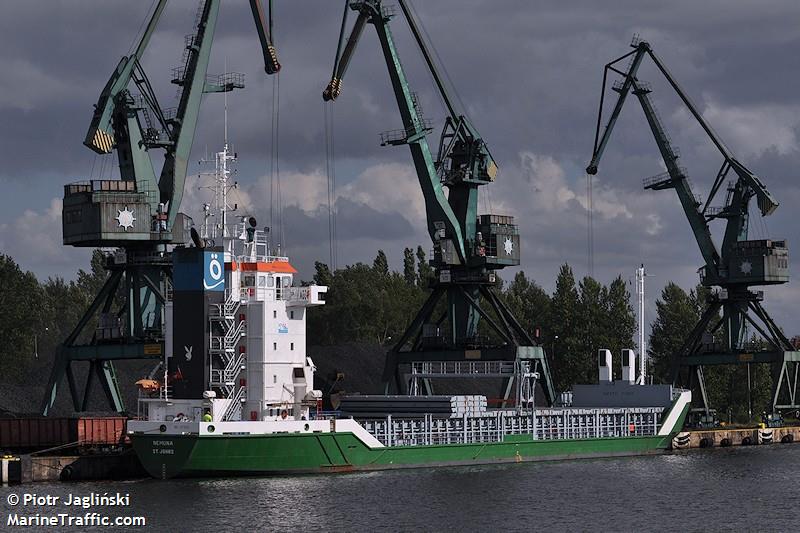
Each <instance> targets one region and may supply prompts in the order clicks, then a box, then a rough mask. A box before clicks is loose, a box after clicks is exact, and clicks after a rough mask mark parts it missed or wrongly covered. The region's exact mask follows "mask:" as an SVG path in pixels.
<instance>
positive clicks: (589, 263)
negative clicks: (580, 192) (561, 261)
mask: <svg viewBox="0 0 800 533" xmlns="http://www.w3.org/2000/svg"><path fill="white" fill-rule="evenodd" d="M586 268H587V271H588V274H589V277H594V191H593V183H592V176H591V174H589V173H588V172H587V173H586Z"/></svg>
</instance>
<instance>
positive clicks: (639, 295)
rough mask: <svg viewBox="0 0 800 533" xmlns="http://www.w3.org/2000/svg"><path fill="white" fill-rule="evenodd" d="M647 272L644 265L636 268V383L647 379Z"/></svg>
mask: <svg viewBox="0 0 800 533" xmlns="http://www.w3.org/2000/svg"><path fill="white" fill-rule="evenodd" d="M645 277H647V272H646V271H645V269H644V263H643V264H642V266H640V267H639V268H637V269H636V300H637V303H638V311H639V377H638V378H637V380H636V383H637V384H639V385H644V384H645V383H646V380H647V345H646V341H645V336H644V278H645Z"/></svg>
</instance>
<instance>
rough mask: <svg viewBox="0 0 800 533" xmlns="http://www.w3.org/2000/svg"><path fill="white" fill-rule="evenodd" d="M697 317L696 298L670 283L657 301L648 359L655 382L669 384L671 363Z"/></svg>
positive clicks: (670, 380)
mask: <svg viewBox="0 0 800 533" xmlns="http://www.w3.org/2000/svg"><path fill="white" fill-rule="evenodd" d="M699 318H700V311H699V308H698V305H697V298H696V296H695V295H694V294H692V295H691V296H690V295H688V294H686V291H684V290H683V289H681V288H680V287H678V286H677V285H676V284H675V283H672V282H669V283H668V284H667V286H666V287H664V289H662V291H661V298H659V299H658V300H656V319H655V321H654V322H653V326H652V332H651V334H650V342H649V343H648V345H649V346H648V351H647V352H648V357H649V358H650V372H651V373H652V375H653V379H654V381H655V382H656V383H671V382H672V377H671V375H670V361H671V358H672V356H673V354H675V353H676V352H677V351H678V350H680V348H681V346H682V345H683V342H684V340H686V335H687V334H688V333H689V332H690V331H691V330H692V328H693V327H694V326H695V324H696V323H697V321H698V320H699Z"/></svg>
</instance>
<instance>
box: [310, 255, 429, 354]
mask: <svg viewBox="0 0 800 533" xmlns="http://www.w3.org/2000/svg"><path fill="white" fill-rule="evenodd" d="M316 267H317V268H316V270H317V275H315V276H314V281H315V282H316V283H319V282H320V281H323V280H327V282H326V283H325V285H327V286H328V293H327V295H326V299H325V305H324V306H322V307H320V308H318V309H314V310H313V312H311V313H309V331H308V335H309V338H310V339H312V340H313V343H314V344H323V345H330V344H343V343H346V342H353V341H368V342H378V343H381V344H385V343H390V342H391V341H392V340H396V339H397V338H398V337H399V335H401V334H402V333H403V331H405V328H406V327H407V326H408V324H409V323H410V322H411V320H412V319H413V318H414V315H415V313H416V312H417V310H418V309H419V307H420V306H421V305H422V301H423V299H424V297H425V296H426V292H425V291H423V290H422V289H421V288H419V287H417V286H416V285H409V284H408V283H407V281H406V279H405V277H404V276H403V275H401V274H399V273H397V272H390V271H389V264H388V260H387V257H386V255H385V254H384V253H383V251H379V252H378V255H377V257H376V258H375V261H373V266H372V267H368V266H367V265H365V264H363V263H356V264H355V265H350V266H347V267H345V268H343V269H340V270H337V271H336V272H334V273H333V274H330V271H329V269H328V267H327V265H325V264H323V263H317V265H316ZM319 284H321V283H319Z"/></svg>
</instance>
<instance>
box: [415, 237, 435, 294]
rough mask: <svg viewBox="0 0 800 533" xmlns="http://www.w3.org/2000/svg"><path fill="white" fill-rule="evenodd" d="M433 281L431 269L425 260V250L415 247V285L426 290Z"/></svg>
mask: <svg viewBox="0 0 800 533" xmlns="http://www.w3.org/2000/svg"><path fill="white" fill-rule="evenodd" d="M432 279H433V268H432V267H431V266H430V265H429V264H428V260H427V259H425V250H423V249H422V246H417V285H419V286H420V287H424V288H427V287H428V285H429V284H430V282H431V280H432Z"/></svg>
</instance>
